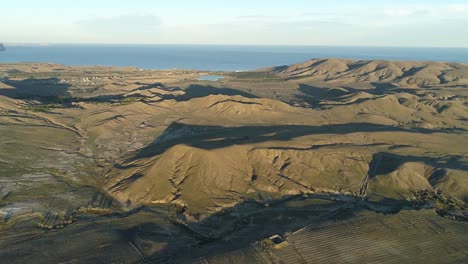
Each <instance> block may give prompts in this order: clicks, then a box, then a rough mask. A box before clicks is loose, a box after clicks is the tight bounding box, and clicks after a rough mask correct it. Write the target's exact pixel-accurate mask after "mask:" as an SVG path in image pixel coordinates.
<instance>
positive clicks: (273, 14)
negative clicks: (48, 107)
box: [0, 0, 468, 47]
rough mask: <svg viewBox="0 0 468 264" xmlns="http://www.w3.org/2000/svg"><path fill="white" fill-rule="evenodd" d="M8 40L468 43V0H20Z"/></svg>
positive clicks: (3, 35)
mask: <svg viewBox="0 0 468 264" xmlns="http://www.w3.org/2000/svg"><path fill="white" fill-rule="evenodd" d="M0 41H3V42H7V43H18V42H23V43H119V44H123V43H125V44H127V43H135V44H153V43H154V44H256V45H264V44H268V45H340V46H356V45H359V46H431V47H468V0H427V1H421V0H419V1H414V0H405V1H402V0H381V1H378V0H373V1H370V0H361V1H358V0H346V1H345V0H320V1H315V0H279V1H276V0H269V1H267V0H235V1H220V0H170V1H156V0H132V1H128V0H127V1H119V0H100V1H98V0H74V1H69V0H14V1H1V3H0Z"/></svg>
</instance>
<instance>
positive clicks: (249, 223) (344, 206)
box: [123, 194, 415, 263]
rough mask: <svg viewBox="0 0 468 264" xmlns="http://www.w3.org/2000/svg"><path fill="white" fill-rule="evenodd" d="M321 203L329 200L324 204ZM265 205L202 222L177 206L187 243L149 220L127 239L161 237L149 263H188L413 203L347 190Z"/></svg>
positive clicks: (248, 203)
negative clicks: (366, 212) (373, 198)
mask: <svg viewBox="0 0 468 264" xmlns="http://www.w3.org/2000/svg"><path fill="white" fill-rule="evenodd" d="M314 201H317V203H314ZM323 201H327V202H326V203H321V202H323ZM288 202H295V203H296V205H295V206H289V205H287V203H288ZM267 204H268V206H266V202H257V201H245V202H242V203H240V204H238V205H236V206H234V207H232V208H228V209H225V210H222V211H220V212H218V213H215V214H212V215H210V216H208V217H207V218H204V219H202V220H200V221H196V220H193V219H194V218H197V217H199V216H198V215H197V214H196V213H191V212H189V211H188V209H187V208H182V207H174V208H173V209H172V210H173V211H175V212H174V214H175V219H177V220H175V219H174V220H175V221H174V220H173V221H171V222H172V224H174V225H176V226H179V227H180V228H181V230H182V232H183V235H181V240H182V241H184V240H185V241H184V242H185V243H181V241H179V240H177V239H174V238H171V235H170V234H164V233H162V232H160V231H159V230H163V229H164V228H162V227H161V226H158V225H155V224H154V223H151V222H143V223H139V224H138V225H136V226H135V227H132V228H129V229H126V230H123V232H124V234H125V237H126V239H128V240H129V242H130V243H131V244H134V245H136V246H137V247H138V248H141V246H142V244H141V243H139V241H142V238H143V239H144V241H146V243H147V242H148V241H155V242H156V241H157V242H158V243H160V242H161V241H162V242H164V243H165V244H166V246H165V247H164V249H162V250H161V251H159V252H156V253H153V254H149V255H145V254H144V253H143V254H142V255H144V260H145V261H147V262H152V263H185V262H187V263H188V262H191V261H196V260H199V259H200V258H209V257H211V256H219V255H222V254H225V253H229V252H233V251H236V250H239V249H245V248H249V247H252V246H254V247H257V249H260V250H261V248H262V243H261V241H264V240H268V241H271V242H272V244H273V245H274V244H279V243H281V242H283V241H284V239H285V235H286V234H290V233H292V232H295V231H297V230H299V229H301V228H304V227H306V228H308V227H310V228H326V227H327V225H328V224H329V223H334V222H336V221H343V220H347V219H351V218H353V217H354V216H355V215H356V214H358V213H359V212H361V211H364V210H372V211H376V212H380V213H384V214H388V213H391V214H394V213H398V212H399V211H400V210H402V209H403V208H404V207H407V206H411V205H412V204H415V203H414V202H413V203H410V202H407V201H403V200H395V199H385V200H383V201H381V202H379V203H378V204H377V203H373V202H369V201H365V200H363V199H362V198H361V197H355V196H350V195H344V194H342V195H340V194H336V195H334V194H311V195H309V196H308V197H305V196H302V195H301V196H289V197H285V198H283V199H278V200H271V201H268V202H267ZM144 210H151V208H146V209H144ZM187 217H189V218H191V219H192V220H188V219H187ZM179 234H181V233H179ZM273 236H276V237H274V238H272V237H273ZM265 250H267V249H266V248H265Z"/></svg>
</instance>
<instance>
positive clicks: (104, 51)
mask: <svg viewBox="0 0 468 264" xmlns="http://www.w3.org/2000/svg"><path fill="white" fill-rule="evenodd" d="M6 48H7V50H6V51H4V52H0V63H6V62H9V63H11V62H53V63H60V64H65V65H102V66H135V67H138V68H142V69H174V68H179V69H197V70H213V71H242V70H253V69H258V68H263V67H268V66H280V65H287V64H293V63H298V62H302V61H306V60H309V59H313V58H348V59H383V60H418V61H420V60H423V61H444V62H465V63H468V48H397V47H330V46H215V45H48V46H39V45H35V46H34V45H30V46H6Z"/></svg>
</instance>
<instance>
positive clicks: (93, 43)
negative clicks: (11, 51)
mask: <svg viewBox="0 0 468 264" xmlns="http://www.w3.org/2000/svg"><path fill="white" fill-rule="evenodd" d="M0 43H3V44H4V45H6V46H43V47H46V46H53V45H83V46H85V45H96V46H98V45H100V46H104V45H108V46H226V47H229V46H231V47H233V46H237V47H336V48H428V49H468V46H465V47H463V46H415V45H388V46H384V45H336V44H227V43H224V44H210V43H193V44H191V43H99V42H98V43H96V42H77V43H75V42H47V43H45V42H1V41H0Z"/></svg>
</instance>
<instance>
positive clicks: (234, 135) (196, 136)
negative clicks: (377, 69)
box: [129, 122, 456, 161]
mask: <svg viewBox="0 0 468 264" xmlns="http://www.w3.org/2000/svg"><path fill="white" fill-rule="evenodd" d="M392 131H394V132H408V133H424V134H431V133H443V132H451V133H453V132H456V130H451V129H437V130H432V129H424V128H414V129H409V128H403V127H396V126H389V125H379V124H373V123H346V124H327V125H321V126H307V125H277V126H240V127H224V126H200V125H190V124H184V123H178V122H174V123H172V124H171V125H170V126H169V127H167V128H166V130H165V131H164V132H163V133H162V134H161V135H160V136H159V137H157V138H156V139H155V140H154V141H153V143H151V144H149V145H147V146H146V147H144V148H142V149H140V150H138V151H137V153H136V154H135V153H133V154H134V156H133V157H131V158H129V161H132V160H136V159H140V158H145V157H152V156H155V155H158V154H161V153H163V152H164V151H166V150H167V149H169V148H171V147H173V146H175V145H179V144H180V145H189V146H192V147H196V148H200V149H217V148H225V147H229V146H232V145H244V144H255V143H261V142H266V141H288V140H291V139H294V138H298V137H302V136H307V135H316V134H350V133H357V132H392Z"/></svg>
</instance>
